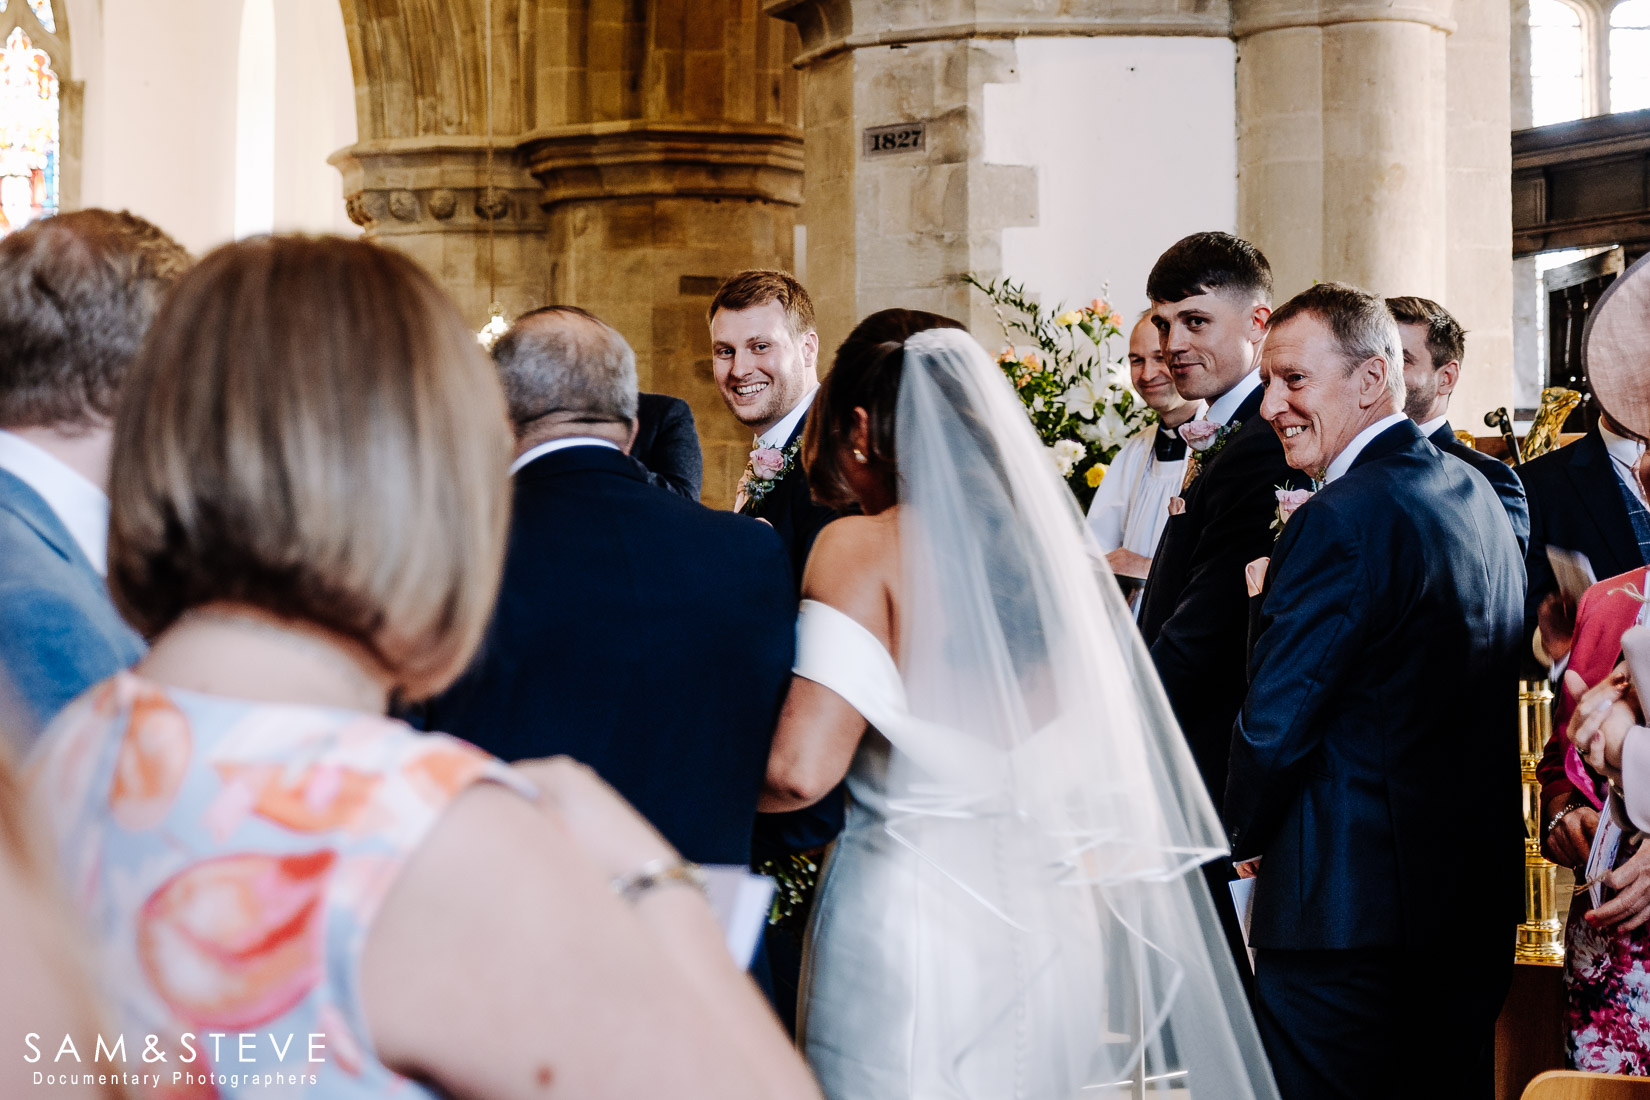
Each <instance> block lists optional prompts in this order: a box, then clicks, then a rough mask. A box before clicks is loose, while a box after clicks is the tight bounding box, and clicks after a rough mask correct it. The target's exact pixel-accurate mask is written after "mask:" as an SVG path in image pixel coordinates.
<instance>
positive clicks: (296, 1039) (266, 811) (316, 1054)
mask: <svg viewBox="0 0 1650 1100" xmlns="http://www.w3.org/2000/svg"><path fill="white" fill-rule="evenodd" d="M30 780H31V789H32V793H33V795H34V797H35V799H36V801H37V803H38V804H39V805H40V807H41V809H42V811H43V812H44V813H45V814H46V815H47V817H48V818H49V820H50V821H51V823H52V826H53V834H54V839H55V842H56V855H57V865H58V868H59V870H60V872H61V873H62V875H63V877H64V878H65V880H66V883H67V886H68V888H69V890H70V892H71V897H72V899H73V901H74V902H75V904H76V907H77V908H78V909H79V911H80V912H81V914H82V916H83V917H84V918H85V920H86V923H87V926H88V929H89V931H90V932H91V933H92V935H93V937H94V938H95V939H96V940H97V941H98V942H99V944H100V946H101V949H102V957H101V960H100V962H101V964H102V978H103V983H104V987H105V990H106V993H107V999H108V1000H109V1001H110V1002H111V1003H112V1005H113V1006H114V1008H115V1018H116V1019H117V1020H118V1023H119V1027H120V1036H121V1038H122V1039H123V1040H124V1042H125V1050H124V1060H125V1063H126V1064H125V1067H124V1070H125V1072H126V1073H128V1074H129V1075H133V1078H134V1079H135V1078H136V1077H139V1076H141V1077H142V1078H143V1080H142V1081H141V1082H140V1083H139V1085H138V1087H137V1088H136V1089H135V1090H134V1091H136V1092H137V1093H138V1094H139V1095H142V1096H155V1097H180V1098H181V1097H219V1096H223V1097H239V1096H257V1097H287V1096H293V1097H298V1096H301V1097H304V1098H305V1100H322V1098H325V1100H346V1098H354V1097H367V1096H372V1097H380V1096H403V1097H422V1096H426V1095H428V1093H427V1092H426V1091H425V1090H424V1089H423V1088H422V1087H420V1086H418V1085H416V1084H414V1083H413V1082H411V1081H409V1080H407V1079H405V1078H402V1077H400V1076H398V1075H397V1074H395V1073H394V1072H393V1071H391V1070H390V1069H388V1068H387V1067H386V1066H384V1065H383V1063H381V1062H379V1061H378V1059H377V1058H376V1057H375V1055H374V1053H373V1048H372V1039H371V1035H370V1033H369V1029H368V1026H367V1021H366V1020H365V1018H364V1016H363V1009H362V1005H361V993H360V973H359V968H360V962H361V953H362V949H363V947H364V945H365V942H366V937H367V931H368V929H369V928H370V927H371V925H372V920H373V917H374V915H375V914H376V913H377V911H378V908H379V906H380V905H381V904H382V903H383V900H384V898H385V896H386V895H387V894H388V892H389V889H390V887H391V885H392V884H393V883H394V882H395V879H396V876H397V875H398V874H399V873H400V871H401V868H402V867H403V866H404V865H405V864H406V861H407V858H408V857H409V856H410V855H411V854H412V852H413V851H414V850H416V849H417V847H418V846H419V844H420V843H421V842H422V840H423V839H424V837H425V836H426V835H428V833H429V831H430V829H431V827H432V826H433V825H434V824H435V822H436V821H437V820H438V819H439V817H440V815H441V813H442V811H443V810H445V809H446V807H447V806H448V805H449V804H450V803H451V802H452V800H453V799H454V798H455V797H456V796H457V795H458V794H459V793H460V792H461V791H463V790H464V789H465V788H466V787H467V786H469V785H470V784H471V783H474V782H477V781H479V780H491V781H496V782H499V783H503V784H506V785H509V786H511V787H513V788H515V789H517V790H518V791H520V792H521V793H522V794H524V795H525V796H527V797H533V796H534V792H533V790H532V788H531V787H530V786H529V785H527V784H526V783H525V782H524V781H522V780H520V779H519V778H518V777H517V776H516V775H515V774H514V773H512V772H511V771H510V769H509V768H508V767H506V766H505V765H504V764H503V763H501V762H499V761H498V760H496V759H494V758H493V757H490V756H488V755H486V754H485V753H483V752H481V751H480V750H478V749H476V748H474V747H472V746H470V745H468V744H466V743H464V742H462V741H459V740H456V739H454V738H451V737H447V736H444V735H423V734H419V733H416V732H415V731H413V730H412V729H411V728H410V727H408V726H406V725H405V724H403V723H401V722H397V721H394V720H391V719H388V718H384V717H380V716H376V715H369V714H363V713H359V712H355V711H346V710H334V709H327V708H320V707H311V706H298V705H287V704H273V703H256V702H248V701H244V700H238V699H228V698H223V697H218V696H208V695H200V694H195V693H191V692H185V691H180V690H175V689H170V688H162V687H160V686H158V685H155V684H152V683H149V682H147V681H144V680H142V679H140V678H138V677H136V676H134V675H131V674H129V673H121V674H118V675H116V676H115V677H113V678H112V679H110V680H107V681H105V682H104V683H103V684H101V685H99V686H98V687H96V688H93V689H92V690H91V691H89V692H87V693H86V694H85V695H83V696H82V697H81V698H80V699H79V700H77V701H76V702H75V703H74V704H73V705H72V706H71V707H70V708H69V709H68V710H66V711H65V712H64V713H63V714H62V716H60V717H59V718H58V720H57V721H56V722H55V723H54V724H53V725H52V727H51V729H50V730H49V731H48V733H47V734H46V736H45V738H44V739H43V740H42V743H41V745H40V746H39V748H38V749H37V753H36V756H35V758H34V760H33V761H32V763H31V767H30ZM106 1030H107V1029H106ZM105 1038H106V1039H107V1040H108V1041H109V1043H110V1045H111V1046H112V1045H113V1042H114V1037H113V1036H107V1035H106V1036H105ZM42 1045H43V1047H44V1049H45V1056H46V1059H47V1061H48V1062H49V1061H50V1059H51V1055H52V1053H53V1049H54V1048H55V1047H56V1045H57V1044H56V1042H55V1041H50V1040H48V1041H46V1042H44V1043H43V1044H42ZM92 1054H93V1052H85V1051H82V1052H80V1057H81V1060H82V1062H81V1064H80V1065H71V1064H68V1063H66V1062H65V1060H63V1059H59V1060H58V1061H57V1063H56V1064H55V1066H54V1067H46V1066H36V1067H34V1068H37V1069H39V1068H55V1070H56V1071H58V1072H63V1071H65V1070H70V1069H73V1070H76V1071H85V1070H88V1069H94V1070H95V1069H98V1068H101V1069H103V1070H104V1071H108V1070H109V1068H110V1067H109V1065H108V1063H107V1062H105V1063H103V1064H102V1065H101V1066H97V1065H94V1064H93V1058H92ZM116 1068H119V1067H116Z"/></svg>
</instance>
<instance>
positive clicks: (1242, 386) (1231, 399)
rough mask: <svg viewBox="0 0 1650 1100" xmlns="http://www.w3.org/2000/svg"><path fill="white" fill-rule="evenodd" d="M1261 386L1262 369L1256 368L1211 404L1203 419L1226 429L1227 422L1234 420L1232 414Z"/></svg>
mask: <svg viewBox="0 0 1650 1100" xmlns="http://www.w3.org/2000/svg"><path fill="white" fill-rule="evenodd" d="M1259 385H1260V368H1259V367H1256V368H1255V369H1254V370H1252V371H1250V372H1249V373H1248V374H1246V375H1244V376H1243V377H1242V378H1241V379H1240V380H1239V381H1238V384H1237V385H1235V386H1233V387H1232V388H1231V389H1229V390H1227V391H1226V392H1225V393H1223V394H1221V395H1220V396H1219V397H1217V398H1215V399H1214V400H1213V401H1211V402H1209V411H1208V413H1207V414H1206V415H1205V416H1204V418H1203V419H1205V420H1207V421H1209V423H1211V424H1219V425H1221V426H1223V427H1224V426H1225V424H1226V422H1227V421H1228V420H1230V419H1232V414H1233V413H1235V412H1237V407H1238V406H1239V405H1241V404H1243V399H1244V398H1246V397H1248V396H1249V395H1250V394H1251V393H1254V392H1255V387H1257V386H1259Z"/></svg>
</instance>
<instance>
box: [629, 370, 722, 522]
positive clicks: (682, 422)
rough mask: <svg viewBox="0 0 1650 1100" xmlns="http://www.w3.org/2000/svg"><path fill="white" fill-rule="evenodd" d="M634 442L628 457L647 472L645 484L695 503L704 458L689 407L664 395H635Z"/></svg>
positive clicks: (701, 479) (702, 477) (703, 469)
mask: <svg viewBox="0 0 1650 1100" xmlns="http://www.w3.org/2000/svg"><path fill="white" fill-rule="evenodd" d="M636 398H637V400H636V442H635V443H634V444H633V445H632V446H631V448H630V457H631V458H634V459H635V460H636V461H637V462H640V463H641V464H642V467H643V468H644V469H646V470H647V482H648V484H649V485H657V486H658V487H659V488H661V489H669V490H670V491H671V492H673V493H675V494H676V495H677V496H680V497H686V498H687V499H688V500H698V499H699V491H700V489H701V488H702V487H703V485H704V480H705V455H704V452H703V451H702V450H701V449H700V447H699V431H698V429H697V428H696V427H694V424H693V408H692V406H690V405H689V404H688V403H687V402H686V401H683V400H682V399H681V398H680V397H671V396H670V395H669V394H664V393H642V394H637V395H636Z"/></svg>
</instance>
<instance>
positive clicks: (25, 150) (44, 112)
mask: <svg viewBox="0 0 1650 1100" xmlns="http://www.w3.org/2000/svg"><path fill="white" fill-rule="evenodd" d="M31 3H32V0H31ZM60 118H61V116H60V115H59V113H58V103H57V74H56V73H55V72H53V71H52V63H51V59H50V58H48V57H47V56H46V51H44V50H40V49H36V48H35V46H34V43H32V42H30V41H29V36H28V35H27V34H24V33H23V28H22V27H14V28H12V32H11V34H10V35H8V36H7V38H6V44H5V48H4V49H0V233H8V232H10V231H11V230H13V229H16V228H18V227H19V226H22V225H27V224H28V223H29V222H31V221H33V220H34V219H36V218H38V217H42V216H44V215H46V214H54V213H56V212H57V170H58V149H59V139H60V134H59V123H60Z"/></svg>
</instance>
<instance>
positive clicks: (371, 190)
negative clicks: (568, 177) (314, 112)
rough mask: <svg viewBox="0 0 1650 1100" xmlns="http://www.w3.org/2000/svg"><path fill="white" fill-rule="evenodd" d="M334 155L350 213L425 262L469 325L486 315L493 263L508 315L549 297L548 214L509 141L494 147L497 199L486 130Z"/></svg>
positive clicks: (373, 234) (370, 231) (368, 145)
mask: <svg viewBox="0 0 1650 1100" xmlns="http://www.w3.org/2000/svg"><path fill="white" fill-rule="evenodd" d="M330 160H331V163H333V164H334V165H336V166H337V168H338V170H339V172H340V173H341V174H342V175H343V177H344V194H345V195H346V196H347V198H346V199H345V204H346V209H347V210H348V212H349V217H350V220H351V221H353V222H354V223H355V224H356V225H359V226H361V227H362V229H363V231H364V235H365V236H367V237H369V238H371V239H373V240H376V241H378V242H379V243H381V244H387V245H391V246H393V247H395V248H397V249H400V250H401V251H403V252H405V253H407V254H408V255H410V256H411V257H412V258H413V259H415V260H417V261H418V262H419V263H420V264H421V265H423V267H424V268H425V270H427V271H429V272H430V274H431V275H433V276H435V278H436V279H437V280H438V281H439V282H440V283H441V285H442V286H443V287H445V288H446V290H447V292H448V293H449V294H451V295H452V296H453V299H454V300H455V301H457V302H458V305H459V308H460V309H462V310H463V311H464V316H465V318H466V319H467V320H468V321H469V322H470V323H471V324H472V325H474V326H475V327H477V328H479V327H480V326H481V325H482V324H483V323H484V322H485V321H486V320H487V311H488V306H489V305H490V304H491V303H490V301H489V297H490V296H489V292H488V284H489V272H493V273H495V275H494V278H493V280H492V281H493V283H494V291H493V294H492V295H491V297H492V298H494V299H496V301H497V302H498V304H499V305H500V306H501V307H502V308H503V310H504V312H505V315H506V316H510V317H514V316H515V315H516V314H518V313H522V312H524V311H525V310H529V309H533V308H534V307H536V306H540V305H543V304H544V301H545V297H546V290H547V286H548V269H549V264H548V262H547V259H546V256H545V252H544V236H545V216H544V212H543V211H542V210H541V209H540V208H539V187H538V185H537V183H536V182H535V181H534V180H533V178H532V177H531V176H529V175H528V174H527V173H526V172H525V171H523V170H522V168H521V167H520V165H519V164H517V163H516V156H515V152H514V150H513V149H511V148H505V149H502V150H499V151H497V152H496V153H495V155H494V169H493V178H494V180H495V184H494V189H493V191H492V197H491V199H489V197H488V189H487V169H486V161H487V155H486V143H485V139H479V138H462V139H459V138H450V139H443V140H440V141H426V140H420V139H414V140H410V141H409V140H406V139H381V140H379V141H373V142H361V143H359V144H357V145H354V146H351V147H350V148H348V149H344V150H341V151H340V152H337V153H334V154H333V155H332V157H331V158H330ZM489 221H491V222H492V223H493V225H492V242H491V245H489V241H488V222H489Z"/></svg>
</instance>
